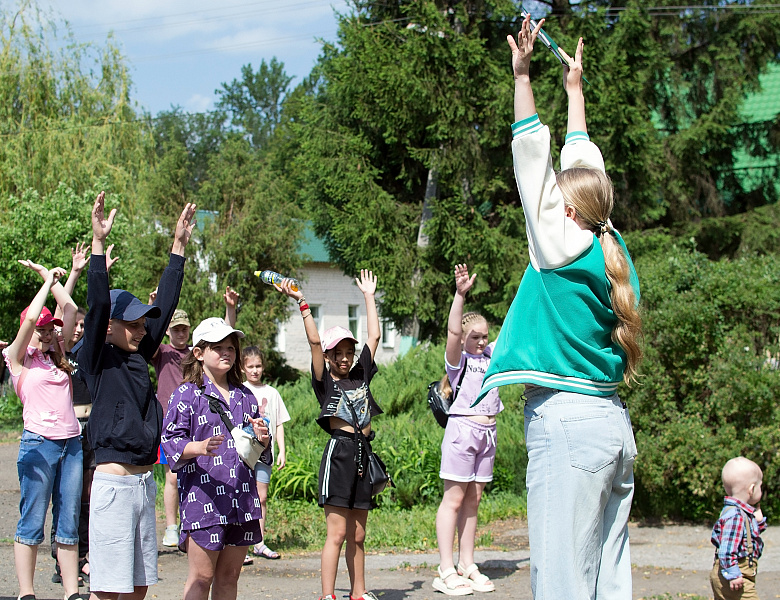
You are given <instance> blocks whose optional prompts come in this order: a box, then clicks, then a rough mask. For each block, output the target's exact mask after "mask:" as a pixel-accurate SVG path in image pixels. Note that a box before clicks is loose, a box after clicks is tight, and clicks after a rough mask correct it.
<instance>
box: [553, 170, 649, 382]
mask: <svg viewBox="0 0 780 600" xmlns="http://www.w3.org/2000/svg"><path fill="white" fill-rule="evenodd" d="M556 180H557V183H558V187H559V188H560V190H561V193H562V194H563V198H564V202H565V203H566V206H571V207H572V208H573V209H574V210H575V211H576V217H577V219H578V220H581V221H583V222H584V223H585V224H586V225H587V227H588V229H590V230H591V231H593V233H594V234H596V236H597V237H598V238H599V242H601V250H602V252H603V253H604V265H605V271H606V275H607V279H608V280H609V282H610V284H611V287H612V289H611V290H610V293H609V296H610V299H611V300H612V310H613V312H614V313H615V317H617V323H616V324H615V327H614V328H613V329H612V341H613V342H615V343H617V344H618V345H619V346H620V347H621V348H622V349H623V351H624V352H625V353H626V357H627V358H628V364H627V365H626V369H625V371H624V372H623V381H625V382H626V383H627V384H629V385H630V384H631V383H632V382H634V381H637V378H638V365H639V361H640V360H641V358H642V349H641V348H640V346H639V337H640V336H641V335H642V317H641V316H640V315H639V311H638V310H637V308H636V304H637V301H636V294H635V293H634V288H633V287H632V286H631V279H630V277H631V273H630V269H629V267H628V259H627V258H626V255H625V253H624V252H623V248H622V247H621V245H620V244H619V243H618V241H617V238H616V237H615V234H614V230H613V229H612V222H611V221H610V220H609V215H610V214H612V208H613V206H614V198H613V190H612V181H610V179H609V177H608V176H607V175H606V173H603V172H602V171H599V170H597V169H586V168H581V167H575V168H572V169H566V170H565V171H561V172H560V173H558V175H557V176H556Z"/></svg>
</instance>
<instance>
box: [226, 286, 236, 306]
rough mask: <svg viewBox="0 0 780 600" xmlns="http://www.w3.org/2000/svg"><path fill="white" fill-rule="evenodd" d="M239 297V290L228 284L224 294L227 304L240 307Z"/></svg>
mask: <svg viewBox="0 0 780 600" xmlns="http://www.w3.org/2000/svg"><path fill="white" fill-rule="evenodd" d="M238 297H239V296H238V292H237V291H236V290H234V289H233V288H231V287H230V286H227V288H226V289H225V294H224V295H223V298H224V299H225V305H226V306H229V307H230V308H232V309H233V310H235V309H236V308H237V307H238Z"/></svg>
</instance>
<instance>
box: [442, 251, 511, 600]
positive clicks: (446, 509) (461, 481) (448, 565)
mask: <svg viewBox="0 0 780 600" xmlns="http://www.w3.org/2000/svg"><path fill="white" fill-rule="evenodd" d="M476 276H477V275H476V273H475V274H474V275H472V276H471V277H469V270H468V267H467V266H466V265H456V266H455V287H456V292H455V297H454V298H453V299H452V306H451V308H450V314H449V319H448V321H447V346H446V348H445V354H444V365H445V368H446V370H447V377H448V379H449V382H450V385H451V387H452V389H453V402H452V406H450V417H449V419H448V420H447V427H446V429H445V431H444V439H443V440H442V443H441V469H440V471H439V477H441V478H442V479H443V480H444V497H443V498H442V501H441V504H440V505H439V510H438V512H437V513H436V537H437V541H438V544H439V558H440V560H439V576H438V577H436V578H435V579H434V580H433V588H434V589H435V590H438V591H440V592H442V593H444V594H446V595H448V596H465V595H467V594H471V593H472V592H492V591H493V590H494V589H495V585H494V584H493V582H492V581H490V579H489V578H488V577H487V575H484V574H483V573H480V571H479V567H477V565H476V564H475V563H474V544H475V541H476V536H477V512H478V511H479V503H480V500H481V499H482V492H483V491H484V489H485V486H486V485H487V484H488V482H489V481H492V480H493V463H494V462H495V459H496V443H497V441H498V438H497V436H496V415H497V414H498V413H500V412H501V411H502V410H503V409H504V406H503V404H501V399H500V398H499V396H498V390H491V392H490V393H489V394H488V395H487V397H486V398H485V399H484V400H483V401H482V402H480V403H479V404H478V405H477V406H472V404H473V402H474V401H475V400H476V399H477V396H478V395H479V390H480V388H481V387H482V379H483V377H484V376H485V371H487V368H488V365H490V356H491V354H492V351H493V346H494V344H488V324H487V321H486V320H485V318H484V317H483V316H482V315H480V314H478V313H475V312H469V313H466V314H465V315H464V314H463V306H464V303H465V299H466V294H467V293H468V291H469V290H470V289H471V286H472V285H474V279H475V278H476ZM456 529H457V531H458V568H457V571H456V570H455V562H454V560H453V557H452V554H453V553H452V545H453V543H454V541H455V530H456Z"/></svg>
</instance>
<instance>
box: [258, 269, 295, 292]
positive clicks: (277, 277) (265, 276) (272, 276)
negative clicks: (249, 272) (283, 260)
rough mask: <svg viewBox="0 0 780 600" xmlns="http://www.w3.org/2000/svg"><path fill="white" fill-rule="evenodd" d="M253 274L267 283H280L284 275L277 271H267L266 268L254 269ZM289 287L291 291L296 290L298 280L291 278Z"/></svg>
mask: <svg viewBox="0 0 780 600" xmlns="http://www.w3.org/2000/svg"><path fill="white" fill-rule="evenodd" d="M255 276H256V277H259V278H260V279H262V280H263V283H267V284H268V285H273V284H276V285H282V280H284V279H285V276H284V275H281V274H279V273H277V272H276V271H269V270H268V269H266V270H265V271H255ZM290 289H291V290H292V291H293V292H297V291H298V282H297V281H296V280H295V279H293V280H292V283H291V284H290Z"/></svg>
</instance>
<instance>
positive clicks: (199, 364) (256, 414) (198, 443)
mask: <svg viewBox="0 0 780 600" xmlns="http://www.w3.org/2000/svg"><path fill="white" fill-rule="evenodd" d="M243 337H244V333H243V332H242V331H239V330H238V329H233V328H232V327H231V326H230V325H228V324H227V323H225V321H224V320H223V319H220V318H217V317H212V318H209V319H205V320H204V321H202V322H201V323H200V325H198V326H197V327H196V328H195V331H194V332H193V333H192V343H193V347H192V350H190V352H189V354H187V356H186V357H185V358H184V360H183V361H182V365H181V366H182V373H183V381H182V384H181V385H180V386H179V387H178V388H177V389H176V390H175V391H174V392H173V394H172V395H171V400H170V402H169V404H168V412H167V414H166V415H165V419H164V421H163V434H162V447H163V450H164V451H165V455H166V456H167V457H168V460H169V464H170V466H171V470H172V471H174V472H175V473H176V474H177V476H178V478H179V506H180V510H181V532H180V534H179V549H180V550H181V551H183V552H186V553H187V556H188V562H189V573H188V575H187V582H186V583H185V585H184V597H185V598H187V599H202V600H206V599H207V598H208V597H209V591H211V592H212V595H213V597H214V598H235V597H236V595H237V590H238V588H237V586H238V577H239V575H240V573H241V564H242V563H243V562H244V557H245V556H246V550H247V547H249V546H252V545H254V544H256V543H259V542H260V541H261V540H262V533H261V532H260V522H259V519H260V517H261V511H260V499H259V498H258V496H257V486H256V485H255V481H254V479H255V478H254V465H251V466H250V465H248V464H246V463H245V462H244V459H243V458H242V457H241V456H240V455H239V453H238V450H237V449H236V445H235V443H234V440H233V438H232V437H231V432H230V431H228V430H227V420H229V421H230V423H231V424H232V425H233V426H234V427H242V428H243V427H246V426H251V428H252V430H253V431H254V433H255V436H256V437H257V438H258V439H259V440H260V442H261V444H262V445H263V446H266V447H267V446H268V443H269V441H270V439H269V437H268V429H267V428H266V426H265V424H264V423H263V420H262V418H261V415H260V411H259V407H258V402H257V399H256V398H255V397H254V396H253V395H252V392H250V391H249V390H248V389H247V388H246V387H244V385H243V382H242V376H241V367H240V363H239V360H238V357H239V356H240V354H241V343H240V341H239V340H240V339H241V338H243ZM220 413H221V414H220ZM223 419H225V420H223ZM261 460H262V459H261ZM265 460H266V461H268V462H270V453H267V455H266V459H265Z"/></svg>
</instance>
